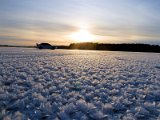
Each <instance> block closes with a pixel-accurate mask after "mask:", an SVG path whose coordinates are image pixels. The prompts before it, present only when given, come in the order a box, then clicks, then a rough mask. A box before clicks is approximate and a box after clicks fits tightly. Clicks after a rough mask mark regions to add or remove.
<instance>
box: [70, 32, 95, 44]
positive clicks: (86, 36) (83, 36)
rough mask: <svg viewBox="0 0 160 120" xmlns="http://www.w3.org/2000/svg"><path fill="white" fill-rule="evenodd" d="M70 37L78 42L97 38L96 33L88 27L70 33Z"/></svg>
mask: <svg viewBox="0 0 160 120" xmlns="http://www.w3.org/2000/svg"><path fill="white" fill-rule="evenodd" d="M70 37H71V38H72V39H73V40H75V41H77V42H90V41H93V40H94V39H95V37H94V35H92V34H91V33H90V32H89V31H88V30H86V29H81V30H79V31H77V32H75V33H73V34H72V35H70Z"/></svg>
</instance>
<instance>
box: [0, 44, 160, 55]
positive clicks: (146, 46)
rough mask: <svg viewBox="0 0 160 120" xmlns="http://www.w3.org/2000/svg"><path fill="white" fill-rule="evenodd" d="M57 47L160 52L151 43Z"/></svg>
mask: <svg viewBox="0 0 160 120" xmlns="http://www.w3.org/2000/svg"><path fill="white" fill-rule="evenodd" d="M0 47H25V48H35V46H11V45H0ZM55 47H56V49H80V50H108V51H128V52H129V51H130V52H155V53H160V46H159V45H149V44H138V43H137V44H129V43H126V44H125V43H124V44H102V43H91V42H85V43H72V44H70V45H69V46H63V45H62V46H55Z"/></svg>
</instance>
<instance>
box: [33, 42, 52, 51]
mask: <svg viewBox="0 0 160 120" xmlns="http://www.w3.org/2000/svg"><path fill="white" fill-rule="evenodd" d="M36 48H38V49H52V50H54V49H55V46H52V45H50V44H49V43H40V44H38V43H37V44H36Z"/></svg>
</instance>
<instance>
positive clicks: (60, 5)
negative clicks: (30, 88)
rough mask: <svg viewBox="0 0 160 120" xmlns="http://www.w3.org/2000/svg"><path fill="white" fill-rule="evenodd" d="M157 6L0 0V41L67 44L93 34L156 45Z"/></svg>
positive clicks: (143, 0) (132, 0)
mask: <svg viewBox="0 0 160 120" xmlns="http://www.w3.org/2000/svg"><path fill="white" fill-rule="evenodd" d="M159 6H160V1H159V0H0V44H7V45H35V44H36V43H41V42H48V43H51V44H55V45H68V44H70V43H74V42H81V41H80V39H81V38H82V39H84V38H85V37H86V38H85V39H84V41H83V42H85V41H86V42H88V41H90V40H91V39H90V40H88V41H87V38H91V37H94V39H92V42H98V43H147V44H159V45H160V14H159V11H160V7H159ZM83 30H85V32H82V31H83ZM86 31H87V32H86ZM75 35H76V37H73V36H75ZM81 36H83V37H81ZM76 38H77V39H76ZM78 38H79V39H78Z"/></svg>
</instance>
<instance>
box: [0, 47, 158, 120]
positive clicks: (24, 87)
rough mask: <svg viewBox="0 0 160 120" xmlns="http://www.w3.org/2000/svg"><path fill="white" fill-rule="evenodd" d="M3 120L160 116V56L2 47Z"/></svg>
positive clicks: (105, 119)
mask: <svg viewBox="0 0 160 120" xmlns="http://www.w3.org/2000/svg"><path fill="white" fill-rule="evenodd" d="M0 119H5V120H10V119H13V120H16V119H17V120H19V119H20V120H21V119H23V120H28V119H31V120H39V119H44V120H45V119H46V120H73V119H74V120H108V119H109V120H112V119H115V120H119V119H123V120H134V119H135V120H136V119H138V120H146V119H151V120H156V119H160V54H159V53H133V52H113V51H84V50H37V49H32V48H0Z"/></svg>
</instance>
